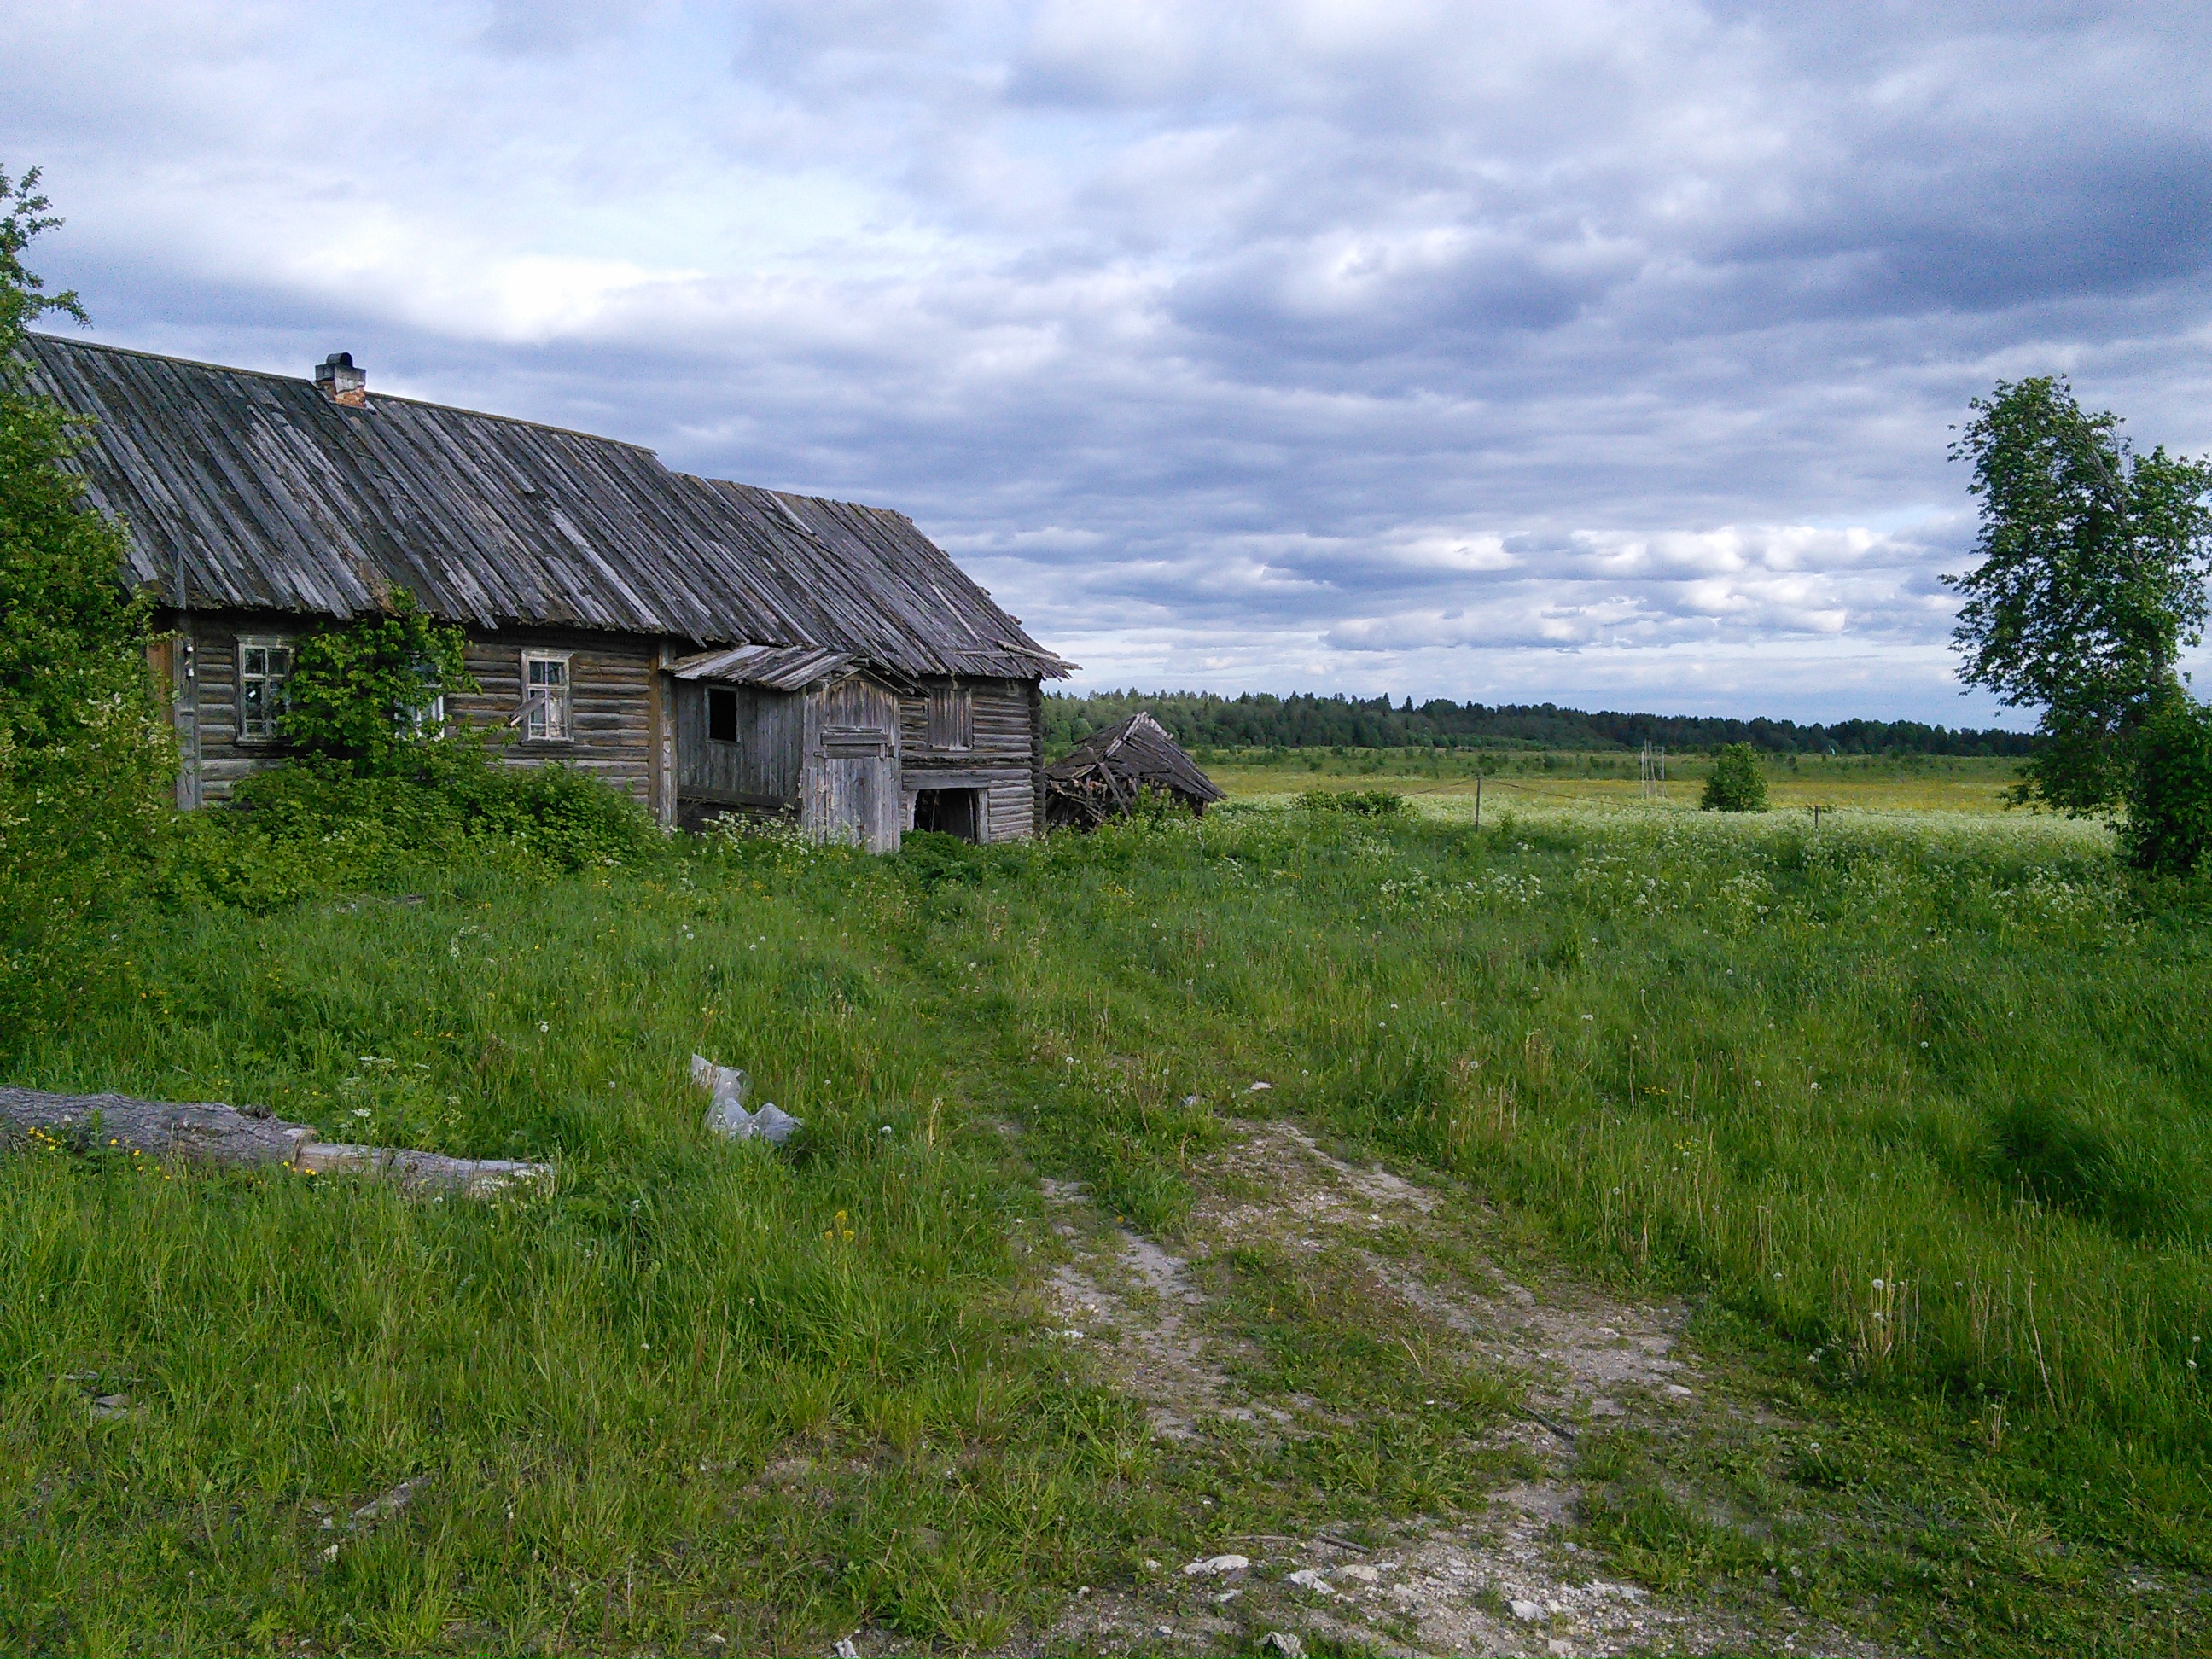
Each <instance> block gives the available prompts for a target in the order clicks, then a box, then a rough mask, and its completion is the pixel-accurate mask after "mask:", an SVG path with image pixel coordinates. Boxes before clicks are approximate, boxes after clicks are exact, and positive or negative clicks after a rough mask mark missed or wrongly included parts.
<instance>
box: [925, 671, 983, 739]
mask: <svg viewBox="0 0 2212 1659" xmlns="http://www.w3.org/2000/svg"><path fill="white" fill-rule="evenodd" d="M929 746H930V747H931V748H932V749H972V748H974V747H975V693H974V692H973V691H970V690H969V689H968V688H967V687H966V686H964V685H939V686H934V687H933V688H931V690H930V693H929Z"/></svg>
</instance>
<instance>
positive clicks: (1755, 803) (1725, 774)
mask: <svg viewBox="0 0 2212 1659" xmlns="http://www.w3.org/2000/svg"><path fill="white" fill-rule="evenodd" d="M1698 805H1699V806H1701V807H1703V808H1704V809H1705V811H1708V812H1764V811H1765V810H1766V774H1765V772H1764V771H1763V770H1761V769H1760V767H1759V756H1758V754H1757V753H1756V751H1754V750H1753V748H1752V746H1751V745H1750V744H1747V743H1731V744H1723V746H1722V748H1721V751H1720V753H1719V754H1717V755H1716V756H1714V757H1713V769H1712V770H1711V772H1709V773H1707V774H1706V775H1705V794H1704V795H1703V796H1702V797H1700V798H1699V802H1698Z"/></svg>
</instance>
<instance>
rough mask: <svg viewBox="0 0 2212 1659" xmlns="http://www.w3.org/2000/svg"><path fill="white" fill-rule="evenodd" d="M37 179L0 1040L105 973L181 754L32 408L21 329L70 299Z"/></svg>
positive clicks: (99, 525) (17, 486) (11, 568)
mask: <svg viewBox="0 0 2212 1659" xmlns="http://www.w3.org/2000/svg"><path fill="white" fill-rule="evenodd" d="M37 184H38V173H37V172H36V170H35V169H34V170H33V171H32V172H31V173H28V174H27V175H26V176H25V177H24V178H23V179H21V180H20V181H15V180H11V179H9V177H8V176H7V175H6V174H5V173H0V1031H4V1032H10V1033H16V1032H22V1031H25V1030H28V1029H30V1028H31V1027H32V1026H33V1025H35V1024H38V1023H40V1021H42V1020H44V1019H46V1018H49V1017H51V1016H52V1013H53V1012H54V1011H55V1010H57V1009H58V1008H62V1007H65V1006H68V1004H69V1003H70V1000H72V999H73V998H74V996H75V995H76V994H77V992H78V990H79V989H80V988H81V987H82V986H83V985H84V984H85V982H86V981H87V979H88V975H92V974H94V972H96V971H97V968H98V963H99V961H100V957H101V956H102V954H103V942H104V940H105V939H106V933H105V930H104V929H103V928H102V927H100V925H99V924H100V921H101V919H102V917H103V916H104V915H107V914H109V913H112V912H113V911H115V910H117V909H118V908H121V907H122V906H123V905H125V904H126V903H127V902H128V900H129V897H130V895H131V892H132V891H133V890H134V889H135V887H136V885H137V882H138V880H139V878H140V877H141V876H142V874H143V872H144V870H145V868H146V861H147V855H148V854H149V850H150V848H152V846H153V843H154V842H155V837H156V835H157V832H158V830H159V829H160V825H161V806H160V804H159V795H158V792H159V789H160V787H161V782H162V781H163V779H164V778H165V777H166V776H167V775H168V772H169V769H170V767H171V765H172V764H173V757H174V745H173V743H172V741H171V739H170V737H169V733H168V730H167V726H165V725H164V724H163V723H162V722H161V720H160V719H159V718H158V717H157V715H156V714H155V708H154V702H153V696H152V689H153V688H152V679H151V676H150V675H149V673H148V671H147V667H146V641H147V627H148V621H149V607H148V605H147V603H146V601H145V600H144V599H134V598H132V597H131V596H130V595H128V594H126V593H125V591H124V588H123V586H122V584H121V582H120V580H118V577H119V573H120V571H121V569H122V568H123V557H124V551H125V548H124V541H123V536H122V532H120V531H118V529H117V528H116V527H115V526H113V525H112V524H110V523H109V522H107V520H105V519H103V518H102V517H100V514H99V513H96V512H94V511H93V510H92V509H91V508H90V507H88V506H87V505H86V503H85V501H84V499H83V497H84V485H83V483H82V480H80V479H79V478H77V477H75V476H74V475H72V474H70V473H69V472H66V471H64V470H63V465H62V464H63V463H64V461H65V460H66V459H67V458H68V457H69V456H70V454H71V453H73V452H75V451H76V450H77V449H79V448H81V447H82V445H83V443H84V441H85V440H84V437H83V434H82V422H79V421H77V420H76V419H75V418H74V417H72V416H70V414H69V413H68V411H66V410H64V409H63V408H62V407H61V406H60V405H59V404H56V403H54V402H53V401H52V399H50V398H43V397H40V396H36V395H34V394H33V393H32V392H29V391H28V390H27V388H26V387H25V386H24V383H23V380H22V370H21V364H20V362H19V361H18V360H17V359H16V357H15V348H16V345H17V343H19V342H20V341H21V338H22V336H23V331H24V328H25V326H26V325H27V324H29V323H30V322H32V321H33V320H34V319H37V318H38V317H39V316H40V313H46V312H54V311H59V312H61V313H64V314H66V315H69V316H72V317H75V318H77V319H79V320H82V318H83V313H82V310H81V309H80V308H79V307H78V306H77V303H76V296H75V295H69V294H63V295H44V294H41V293H40V292H39V289H40V283H39V279H38V278H37V277H36V276H33V275H31V274H30V273H29V272H28V271H27V270H24V268H23V265H22V263H21V254H22V252H23V251H24V249H25V248H26V247H27V246H28V244H29V242H30V240H31V239H32V238H33V237H34V236H36V235H37V234H39V233H40V231H42V230H45V229H46V228H49V227H51V226H52V225H54V224H57V223H58V221H57V220H53V219H50V218H46V217H45V216H43V215H44V210H45V209H46V198H45V197H41V196H40V195H38V194H37V193H36V192H37Z"/></svg>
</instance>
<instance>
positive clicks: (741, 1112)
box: [691, 1054, 804, 1146]
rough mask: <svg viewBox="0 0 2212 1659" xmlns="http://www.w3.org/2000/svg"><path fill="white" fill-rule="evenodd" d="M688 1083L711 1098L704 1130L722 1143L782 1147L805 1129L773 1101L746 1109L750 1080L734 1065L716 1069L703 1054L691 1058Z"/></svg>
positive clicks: (712, 1062)
mask: <svg viewBox="0 0 2212 1659" xmlns="http://www.w3.org/2000/svg"><path fill="white" fill-rule="evenodd" d="M691 1080H692V1082H694V1083H696V1084H697V1085H699V1086H700V1087H701V1088H702V1089H704V1090H706V1091H708V1093H709V1094H710V1095H712V1096H713V1099H712V1101H711V1102H710V1103H708V1107H707V1127H708V1128H709V1129H710V1130H712V1131H713V1132H714V1133H716V1134H718V1135H720V1136H721V1137H722V1139H725V1140H753V1139H760V1140H765V1141H766V1142H768V1144H769V1146H782V1145H783V1143H784V1142H785V1141H787V1140H788V1139H791V1137H792V1136H793V1134H795V1133H798V1132H799V1129H800V1128H801V1127H804V1126H802V1125H801V1124H800V1122H799V1120H798V1119H797V1118H795V1117H793V1116H792V1115H790V1114H789V1113H787V1112H782V1111H779V1110H777V1109H776V1105H775V1102H774V1101H772V1100H771V1101H769V1102H767V1103H764V1104H763V1106H762V1107H761V1109H760V1110H758V1111H757V1112H748V1111H747V1110H746V1109H745V1091H747V1090H749V1089H750V1088H751V1087H752V1079H750V1078H749V1077H747V1076H746V1075H745V1074H744V1072H742V1071H740V1070H739V1069H738V1067H737V1066H717V1065H715V1064H714V1061H713V1060H709V1059H708V1058H707V1057H706V1055H704V1054H694V1055H692V1056H691Z"/></svg>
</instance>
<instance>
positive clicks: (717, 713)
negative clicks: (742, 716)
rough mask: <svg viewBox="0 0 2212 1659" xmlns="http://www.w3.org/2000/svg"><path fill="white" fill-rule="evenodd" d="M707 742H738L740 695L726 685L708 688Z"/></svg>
mask: <svg viewBox="0 0 2212 1659" xmlns="http://www.w3.org/2000/svg"><path fill="white" fill-rule="evenodd" d="M707 740H708V742H709V743H735V742H736V741H737V740H738V694H737V692H736V691H735V690H733V689H732V688H731V687H729V686H726V685H710V686H708V688H707Z"/></svg>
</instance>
